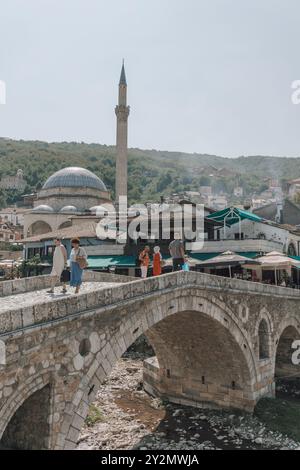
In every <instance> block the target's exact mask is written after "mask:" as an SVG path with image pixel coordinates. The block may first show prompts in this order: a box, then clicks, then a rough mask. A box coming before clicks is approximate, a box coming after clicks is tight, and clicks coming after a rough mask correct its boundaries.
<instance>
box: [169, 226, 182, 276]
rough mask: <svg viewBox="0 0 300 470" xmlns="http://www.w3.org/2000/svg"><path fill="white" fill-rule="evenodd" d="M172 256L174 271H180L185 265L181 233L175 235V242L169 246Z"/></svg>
mask: <svg viewBox="0 0 300 470" xmlns="http://www.w3.org/2000/svg"><path fill="white" fill-rule="evenodd" d="M169 251H170V255H171V256H172V260H173V271H180V269H182V266H183V265H184V257H185V253H184V244H183V241H182V240H181V236H180V233H175V235H174V240H173V241H172V242H171V243H170V245H169Z"/></svg>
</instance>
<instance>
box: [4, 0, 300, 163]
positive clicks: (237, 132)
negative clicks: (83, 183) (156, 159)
mask: <svg viewBox="0 0 300 470" xmlns="http://www.w3.org/2000/svg"><path fill="white" fill-rule="evenodd" d="M123 57H125V63H126V73H127V82H128V101H129V105H130V106H131V115H130V121H129V146H130V147H140V148H147V149H152V148H155V149H159V150H178V151H187V152H199V153H211V154H218V155H224V156H239V155H249V154H250V155H253V154H264V155H287V156H300V104H299V105H294V104H292V101H291V94H292V89H291V83H292V82H293V81H294V80H297V79H300V60H299V57H300V2H299V0H0V80H4V81H5V82H6V87H7V104H6V105H0V135H1V136H4V137H11V138H17V139H20V138H22V139H40V140H47V141H85V142H99V143H103V144H114V143H115V114H114V106H115V105H116V101H117V85H118V81H119V75H120V69H121V62H122V58H123Z"/></svg>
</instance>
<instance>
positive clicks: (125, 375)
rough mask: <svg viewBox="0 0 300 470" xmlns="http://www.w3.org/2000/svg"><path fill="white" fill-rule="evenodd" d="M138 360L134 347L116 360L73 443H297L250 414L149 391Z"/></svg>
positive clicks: (92, 446)
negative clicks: (198, 405)
mask: <svg viewBox="0 0 300 470" xmlns="http://www.w3.org/2000/svg"><path fill="white" fill-rule="evenodd" d="M142 364H143V355H142V354H139V353H135V352H131V353H128V354H127V356H126V357H124V358H122V359H121V360H120V361H119V362H118V364H117V365H116V367H115V368H114V370H113V372H112V374H111V375H110V377H109V378H108V379H107V381H106V382H105V383H104V384H103V386H102V387H101V389H100V390H99V393H98V395H97V399H96V401H95V403H94V404H93V405H92V407H91V410H90V414H89V417H88V419H87V424H86V425H85V427H84V429H83V430H82V432H81V436H80V438H79V441H78V446H77V448H78V449H88V450H96V449H97V450H128V449H145V450H146V449H148V450H151V449H152V450H156V449H157V450H162V449H168V450H201V449H216V450H217V449H297V448H298V449H300V443H299V442H296V440H293V439H292V438H289V437H287V436H286V435H284V434H282V433H280V432H279V431H277V430H274V429H273V430H272V429H271V428H269V427H268V425H266V424H264V423H263V422H262V421H260V420H259V419H258V418H257V417H255V416H254V417H253V416H250V415H248V414H245V413H233V412H230V411H229V412H227V411H213V410H210V411H208V410H200V409H195V408H191V407H185V406H179V405H174V404H170V403H164V402H162V401H161V400H160V399H157V398H153V397H150V396H149V395H148V394H146V393H145V392H144V390H143V386H142ZM296 393H298V389H297V390H296ZM299 426H300V424H299Z"/></svg>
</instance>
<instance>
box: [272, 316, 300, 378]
mask: <svg viewBox="0 0 300 470" xmlns="http://www.w3.org/2000/svg"><path fill="white" fill-rule="evenodd" d="M277 331H278V332H277V335H276V347H275V354H274V375H275V377H276V378H277V379H280V378H286V379H289V378H296V377H300V366H299V365H295V364H293V362H292V355H293V353H294V350H293V348H292V344H293V342H294V341H295V340H300V321H299V320H298V319H297V318H295V317H288V318H286V319H284V320H283V321H282V322H281V323H280V325H279V327H278V330H277Z"/></svg>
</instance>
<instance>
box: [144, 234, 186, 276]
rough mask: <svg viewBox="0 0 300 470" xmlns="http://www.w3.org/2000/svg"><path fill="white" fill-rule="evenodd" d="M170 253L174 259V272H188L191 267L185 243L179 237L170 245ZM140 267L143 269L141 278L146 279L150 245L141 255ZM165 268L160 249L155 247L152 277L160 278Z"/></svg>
mask: <svg viewBox="0 0 300 470" xmlns="http://www.w3.org/2000/svg"><path fill="white" fill-rule="evenodd" d="M169 252H170V255H171V257H172V263H173V271H180V270H181V269H183V270H185V271H188V270H189V265H188V261H187V257H186V255H185V251H184V244H183V241H182V240H181V239H180V237H179V236H175V239H174V240H173V241H171V243H170V244H169ZM139 266H140V269H141V277H142V278H146V277H147V276H148V272H149V266H150V247H149V246H148V245H146V246H145V248H144V249H143V250H142V251H141V253H140V254H139ZM164 266H165V261H164V260H163V258H162V255H161V252H160V247H159V246H155V247H154V249H153V258H152V275H153V276H159V275H160V274H161V273H162V268H163V267H164Z"/></svg>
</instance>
